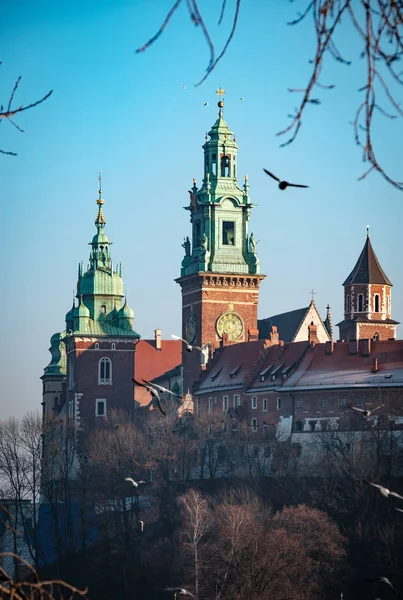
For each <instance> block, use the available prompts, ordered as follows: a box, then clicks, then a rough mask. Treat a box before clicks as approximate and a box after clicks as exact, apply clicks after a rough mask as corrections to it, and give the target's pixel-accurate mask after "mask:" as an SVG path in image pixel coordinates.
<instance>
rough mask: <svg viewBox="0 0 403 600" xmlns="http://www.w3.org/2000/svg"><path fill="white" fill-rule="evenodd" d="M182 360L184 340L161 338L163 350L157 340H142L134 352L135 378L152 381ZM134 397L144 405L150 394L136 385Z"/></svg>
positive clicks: (147, 401)
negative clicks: (158, 348)
mask: <svg viewBox="0 0 403 600" xmlns="http://www.w3.org/2000/svg"><path fill="white" fill-rule="evenodd" d="M181 362H182V342H181V341H180V340H161V350H157V349H156V347H155V340H140V341H139V342H138V344H137V346H136V351H135V353H134V378H135V379H137V380H138V381H141V380H142V379H146V380H147V381H151V380H152V379H155V378H156V377H159V376H160V375H162V374H163V373H166V372H167V371H170V370H171V369H173V368H174V367H176V366H177V365H180V364H181ZM134 398H135V400H137V401H138V402H140V404H141V405H142V406H143V405H144V404H145V403H146V404H147V403H149V401H150V394H149V393H148V392H147V390H145V389H144V388H141V387H137V386H136V387H135V393H134Z"/></svg>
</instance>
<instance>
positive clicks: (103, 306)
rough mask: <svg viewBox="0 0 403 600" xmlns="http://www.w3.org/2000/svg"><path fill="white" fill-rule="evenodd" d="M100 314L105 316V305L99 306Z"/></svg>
mask: <svg viewBox="0 0 403 600" xmlns="http://www.w3.org/2000/svg"><path fill="white" fill-rule="evenodd" d="M101 313H102V314H103V315H105V314H106V306H105V304H101Z"/></svg>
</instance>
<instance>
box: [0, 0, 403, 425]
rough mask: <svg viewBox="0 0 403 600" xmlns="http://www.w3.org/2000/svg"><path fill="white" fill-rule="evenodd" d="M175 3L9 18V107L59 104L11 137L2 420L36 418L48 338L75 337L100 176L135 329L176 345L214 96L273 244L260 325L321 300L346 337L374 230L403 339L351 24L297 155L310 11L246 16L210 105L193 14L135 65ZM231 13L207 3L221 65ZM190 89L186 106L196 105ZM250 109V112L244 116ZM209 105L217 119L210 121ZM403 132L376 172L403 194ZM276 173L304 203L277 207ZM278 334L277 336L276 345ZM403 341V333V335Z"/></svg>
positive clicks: (381, 141) (328, 65)
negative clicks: (74, 308)
mask: <svg viewBox="0 0 403 600" xmlns="http://www.w3.org/2000/svg"><path fill="white" fill-rule="evenodd" d="M171 3H172V2H171V0H153V1H152V2H150V1H149V0H120V1H119V0H97V1H95V0H94V1H93V0H86V1H84V2H83V1H82V0H81V1H78V0H70V1H69V2H67V1H62V0H60V1H59V2H55V1H54V0H37V1H36V2H32V1H31V0H13V1H11V0H6V1H5V2H3V9H2V24H1V36H0V46H1V50H0V59H1V60H2V65H1V66H0V69H1V71H0V75H1V79H0V81H1V100H0V102H2V103H3V104H5V103H6V102H7V101H8V96H9V93H10V92H11V89H12V87H13V84H14V81H15V80H16V78H17V77H18V76H19V75H22V80H21V83H20V86H19V89H18V92H17V95H16V103H17V104H19V103H29V102H31V101H33V100H36V99H38V98H39V97H41V96H42V95H44V94H45V93H46V92H48V91H49V90H50V89H53V90H54V92H53V95H52V96H51V98H50V99H49V100H48V101H47V102H45V103H44V104H42V105H41V106H39V107H37V108H35V109H33V110H31V111H27V112H26V113H24V114H21V115H20V116H19V117H18V119H16V121H17V123H18V125H19V126H20V127H22V128H23V129H24V130H25V133H24V134H21V133H19V132H18V131H17V130H16V129H15V128H13V127H12V126H11V124H10V123H7V122H2V123H1V129H0V133H1V135H0V148H2V149H3V150H13V151H15V152H17V153H18V156H17V157H11V156H3V155H0V174H1V194H2V202H1V206H2V226H3V232H2V233H3V237H4V238H5V239H4V241H3V243H2V248H3V259H4V269H3V277H4V278H5V282H3V283H4V287H3V290H4V296H3V299H4V301H5V302H3V327H2V332H3V336H2V337H3V340H2V341H3V343H2V347H1V361H0V364H1V381H2V399H1V400H0V418H7V417H8V416H11V415H15V416H17V417H19V416H21V415H22V414H24V413H25V412H26V411H27V410H33V409H36V408H39V407H40V402H41V382H40V379H39V377H40V376H41V375H42V373H43V368H44V367H45V366H46V365H47V364H48V362H49V359H50V354H49V352H48V347H49V338H50V336H51V335H52V334H53V333H54V332H56V331H60V330H62V329H63V327H64V316H65V313H66V312H67V311H68V310H69V308H70V307H71V304H72V295H73V289H75V287H76V277H77V265H78V262H79V261H81V260H83V261H84V264H86V263H87V260H88V256H89V247H88V242H89V241H90V240H91V238H92V236H93V235H94V232H95V226H94V219H95V216H96V209H97V206H96V198H97V188H98V180H97V178H98V171H99V170H100V169H101V170H102V172H103V195H104V198H105V205H104V214H105V217H106V220H107V226H106V233H107V235H108V237H109V239H110V240H111V241H112V242H113V246H112V258H113V261H114V262H115V263H116V262H118V261H122V263H123V279H124V283H125V287H126V290H127V296H128V302H129V304H130V305H131V307H132V308H133V309H134V311H135V329H136V331H138V332H139V333H140V335H141V336H142V337H145V338H147V337H152V335H153V331H154V329H155V328H162V330H163V335H164V336H165V337H169V336H170V333H171V332H176V333H178V332H180V319H181V297H180V288H179V286H178V285H177V284H176V283H175V282H174V279H175V278H176V277H178V276H179V274H180V264H181V260H182V254H183V248H182V247H181V243H182V241H183V237H184V236H185V235H189V234H190V223H189V215H188V212H187V211H184V210H183V208H182V207H184V206H186V204H187V203H188V198H189V196H188V192H187V190H188V189H189V188H190V186H191V182H192V178H193V177H196V179H197V181H198V183H200V182H201V176H202V167H203V154H202V149H201V146H202V144H203V143H204V135H205V132H206V131H208V130H209V129H210V127H211V125H212V124H213V123H214V121H215V119H216V117H217V104H216V103H217V97H216V94H215V90H216V89H217V88H218V87H219V86H222V87H223V88H224V89H225V92H226V93H225V98H224V100H225V108H224V118H225V119H226V121H227V123H228V124H229V125H230V127H231V129H232V130H233V131H234V132H235V133H236V137H237V142H238V145H239V162H238V164H239V172H240V175H241V176H240V179H241V181H242V180H243V174H244V173H247V174H248V175H249V183H250V194H251V199H252V201H253V202H254V203H255V204H256V208H255V209H254V210H253V213H252V219H251V225H250V230H251V231H253V232H254V234H255V238H256V239H257V240H259V244H258V254H259V258H260V264H261V269H262V272H263V273H265V274H266V275H267V277H266V279H265V281H264V282H263V283H262V286H261V293H260V304H259V317H261V318H262V317H267V316H270V315H272V314H276V313H279V312H284V311H287V310H292V309H294V308H301V307H303V306H307V305H308V303H309V301H310V298H311V296H310V291H311V290H312V289H314V290H315V291H316V295H315V301H316V303H317V306H318V308H319V310H320V312H321V313H322V315H323V316H324V315H325V307H326V304H327V303H330V305H331V307H332V317H333V323H334V324H335V323H337V322H339V321H340V320H341V319H342V316H343V315H342V311H343V288H342V283H343V281H344V279H345V278H346V277H347V275H348V274H349V273H350V271H351V270H352V268H353V266H354V264H355V262H356V260H357V258H358V256H359V253H360V252H361V249H362V247H363V245H364V242H365V232H366V225H367V224H369V225H370V226H371V240H372V243H373V246H374V249H375V251H376V253H377V256H378V258H379V260H380V263H381V265H382V267H383V268H384V270H385V272H386V274H387V275H388V277H389V278H390V279H391V281H392V283H393V284H394V287H393V292H392V313H393V315H392V316H393V317H394V318H395V319H397V320H398V321H403V269H402V258H401V257H402V254H403V236H402V222H403V195H402V193H401V192H399V191H397V190H395V189H393V188H392V187H391V186H390V185H388V184H387V183H386V182H385V181H384V180H383V179H382V178H381V177H380V176H379V175H377V174H371V175H370V176H369V177H368V178H367V179H366V180H364V181H362V182H358V181H357V178H358V177H359V175H361V174H362V172H363V170H364V169H365V165H364V164H363V163H362V160H361V153H360V150H359V148H357V147H356V146H355V145H354V141H353V132H352V127H351V125H350V122H351V121H352V119H353V117H354V114H355V110H356V107H357V103H358V102H359V99H360V96H359V94H358V93H357V89H358V88H359V87H361V86H362V85H364V83H365V81H364V71H363V68H364V63H363V62H362V61H360V60H359V53H360V51H361V46H360V44H358V43H356V42H355V37H354V36H353V31H352V30H351V28H350V26H349V25H348V23H347V22H346V23H345V25H344V30H343V35H341V36H340V38H339V41H340V46H341V47H342V48H343V49H345V54H346V55H347V57H348V58H350V59H352V60H353V65H352V66H351V67H345V66H343V65H340V64H338V63H335V62H332V61H331V60H330V59H327V60H326V61H325V65H324V70H323V77H322V81H323V83H333V84H335V85H336V88H335V89H334V90H332V91H322V90H320V91H319V94H318V95H319V96H320V98H321V99H322V104H321V105H319V106H312V107H309V108H308V110H307V111H306V114H305V117H304V121H303V126H302V129H301V132H300V135H299V137H298V138H297V140H296V141H295V142H294V143H293V144H292V145H290V146H288V147H286V148H280V147H279V143H280V142H281V141H283V139H281V138H279V137H276V135H275V134H276V133H277V132H278V131H279V130H281V129H283V128H284V127H285V126H286V125H287V124H288V120H287V114H288V113H290V112H292V110H293V108H294V107H295V106H296V104H297V102H296V98H295V97H294V96H292V95H291V94H290V93H289V92H288V91H287V88H289V87H303V86H304V84H305V83H306V82H307V78H308V76H309V74H310V68H311V66H310V65H309V63H308V61H309V59H310V58H311V56H312V54H313V50H314V37H313V26H312V21H311V19H309V18H308V19H307V20H306V22H304V23H303V24H301V25H299V26H298V27H289V26H287V25H286V22H287V21H289V20H292V19H293V18H294V16H295V15H296V12H297V11H298V10H302V8H303V6H304V5H305V2H303V1H302V0H297V1H296V2H294V3H288V2H279V1H278V0H255V1H254V2H250V1H248V2H246V1H245V0H244V1H243V3H242V5H241V14H240V22H239V27H238V30H237V32H236V34H235V38H234V40H233V43H232V45H231V46H230V48H229V50H228V52H227V54H226V56H225V57H224V58H223V60H222V61H221V63H220V64H219V65H218V66H217V68H216V70H215V71H214V72H213V73H212V74H211V75H210V77H209V78H208V79H207V80H206V82H205V83H203V84H202V85H201V86H199V87H194V84H195V83H197V81H198V80H199V79H200V78H201V77H202V76H203V74H204V73H205V69H206V66H207V63H208V50H207V46H206V43H205V41H204V39H203V37H202V35H201V32H200V30H199V29H197V28H195V27H194V26H193V25H192V23H191V21H190V19H189V16H188V14H187V12H186V6H185V3H184V4H183V6H181V7H180V9H179V10H178V12H177V14H175V15H174V17H173V18H172V22H171V24H170V25H169V26H168V27H167V29H166V31H165V33H164V34H163V35H162V36H161V37H160V39H159V40H158V41H157V42H156V43H155V44H154V45H153V46H152V47H150V48H149V49H148V50H147V51H146V52H145V53H143V54H135V52H134V50H135V49H136V48H137V47H139V46H141V45H143V44H144V43H145V42H146V41H147V40H148V39H149V38H150V37H151V36H152V35H153V34H154V33H155V32H156V30H157V29H158V27H159V26H160V24H161V22H162V20H163V18H164V17H165V15H166V13H167V11H168V9H169V7H170V6H171ZM218 4H219V3H216V8H215V9H214V4H213V3H210V2H207V1H204V2H200V7H201V9H203V10H204V13H203V14H205V16H206V20H207V23H208V25H209V26H210V27H211V34H212V37H213V39H214V41H215V42H216V45H217V49H220V48H221V47H222V43H223V41H224V38H225V34H226V33H227V32H228V29H229V27H230V21H231V19H230V16H231V14H232V10H233V6H234V1H233V0H232V1H231V0H229V1H228V3H227V4H228V6H227V14H226V17H225V20H224V23H223V25H222V26H221V27H217V25H216V23H217V20H218V16H219V7H218ZM184 86H186V89H185V90H184V89H183V87H184ZM241 97H243V98H244V100H242V101H241V100H240V98H241ZM205 102H208V103H209V104H208V106H203V104H204V103H205ZM402 134H403V127H402V123H401V122H400V121H397V122H395V121H388V120H385V119H383V118H380V117H379V118H377V121H376V123H375V128H374V133H373V135H374V140H375V144H376V148H377V151H378V154H379V159H380V160H381V161H382V162H383V163H384V164H385V165H387V167H388V169H389V171H390V174H391V175H392V176H394V177H395V178H397V179H400V180H401V179H402V176H401V172H402V166H401V156H402V152H401V150H402V143H401V140H402V139H403V137H402ZM263 167H266V168H268V169H269V170H271V171H273V172H274V173H276V174H278V175H279V176H281V177H283V178H286V179H288V180H291V181H296V182H299V183H306V184H308V185H310V188H309V189H308V190H301V189H294V190H292V189H288V190H287V191H286V192H285V193H284V192H281V191H280V190H279V189H278V188H277V186H276V184H275V182H274V181H272V180H269V178H268V177H267V176H266V175H265V174H264V173H263V171H262V168H263ZM280 333H281V332H280ZM399 337H401V333H400V334H399Z"/></svg>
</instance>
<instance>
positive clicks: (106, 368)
mask: <svg viewBox="0 0 403 600" xmlns="http://www.w3.org/2000/svg"><path fill="white" fill-rule="evenodd" d="M98 383H99V384H100V385H111V384H112V361H111V360H110V358H106V357H105V356H104V357H103V358H101V360H100V361H99V363H98Z"/></svg>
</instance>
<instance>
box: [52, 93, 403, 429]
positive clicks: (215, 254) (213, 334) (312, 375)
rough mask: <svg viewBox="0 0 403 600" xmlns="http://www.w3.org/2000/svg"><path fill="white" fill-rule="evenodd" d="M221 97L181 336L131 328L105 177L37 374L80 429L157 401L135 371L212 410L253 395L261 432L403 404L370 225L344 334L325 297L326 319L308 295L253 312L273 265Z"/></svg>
mask: <svg viewBox="0 0 403 600" xmlns="http://www.w3.org/2000/svg"><path fill="white" fill-rule="evenodd" d="M218 108H219V113H218V118H217V120H216V122H215V123H214V125H213V126H212V128H211V130H210V131H209V132H208V134H207V135H206V139H205V143H204V145H203V151H204V175H203V180H202V185H201V187H200V188H198V187H197V186H196V182H195V180H194V182H193V184H194V185H193V187H192V189H191V190H189V205H188V207H187V210H188V211H189V216H190V222H191V234H190V236H188V237H186V238H185V240H184V243H183V248H184V257H183V260H182V264H181V269H180V277H178V278H177V279H176V282H177V283H178V284H179V285H180V287H181V292H182V338H184V339H185V340H187V344H184V343H182V342H181V341H180V340H163V339H162V336H161V330H159V329H156V330H155V338H154V339H153V340H143V339H141V338H140V335H139V334H138V333H136V331H135V330H134V314H133V311H132V309H131V308H130V307H129V305H128V303H127V298H125V296H124V294H123V281H122V268H121V264H116V265H113V263H112V257H111V251H110V245H111V243H110V242H109V240H108V237H107V235H106V234H105V225H106V219H105V216H104V213H103V204H104V200H103V197H102V190H101V180H100V186H99V197H98V199H97V204H98V212H97V216H96V219H95V227H96V234H95V235H94V237H93V239H92V242H91V252H90V258H89V263H88V266H87V269H86V270H84V268H83V264H82V263H81V264H80V265H79V268H78V281H77V295H76V299H77V301H76V302H74V303H73V306H72V308H71V309H70V310H69V311H68V313H67V314H66V318H65V327H64V329H63V331H61V332H59V333H56V334H54V335H53V336H52V338H51V347H50V352H51V357H52V358H51V362H50V363H49V365H48V366H47V367H46V368H45V370H44V374H43V375H42V381H43V399H42V406H43V415H44V421H45V422H48V421H50V420H52V419H54V418H57V420H58V421H59V422H61V423H64V424H70V425H73V426H74V428H75V429H77V430H78V431H82V432H84V431H86V429H87V428H90V427H91V426H92V425H93V424H94V423H96V421H97V419H100V418H105V417H107V415H108V412H109V411H110V410H111V409H120V410H124V411H128V412H133V411H135V410H136V409H138V408H139V407H145V406H148V407H149V408H152V403H150V396H149V394H148V392H147V391H146V390H145V389H144V388H142V387H140V386H136V385H134V383H133V379H137V380H141V379H145V380H148V381H150V380H153V381H159V382H160V383H162V384H163V385H165V386H166V387H168V388H169V389H173V390H174V391H176V392H177V393H180V392H182V391H183V392H186V391H188V390H189V391H190V392H191V393H192V394H193V399H194V400H195V403H196V405H197V406H204V407H206V409H207V410H208V411H210V412H213V411H214V410H220V411H223V412H228V410H229V409H231V408H232V409H236V408H238V407H240V406H245V407H247V408H248V410H247V413H248V415H249V416H248V419H249V421H250V422H249V425H250V427H251V430H252V431H256V432H257V431H261V432H263V434H265V432H267V431H269V430H270V428H272V427H274V426H275V427H277V428H278V431H280V429H281V431H282V432H283V433H282V435H286V432H288V433H289V434H290V435H291V432H306V431H316V430H318V429H321V428H322V427H323V426H324V427H325V428H326V427H327V426H328V424H329V423H332V422H335V419H339V420H340V418H341V415H342V412H343V411H345V410H346V407H348V405H349V404H350V403H353V404H355V405H357V406H359V405H360V404H361V405H362V404H364V403H365V404H371V403H372V404H373V405H374V406H375V404H376V403H382V402H383V403H385V404H388V402H390V403H393V404H394V405H396V403H397V404H398V405H399V406H400V408H399V411H400V412H401V408H402V407H401V405H402V399H403V342H401V341H397V340H396V328H397V322H396V321H394V320H393V319H392V315H391V288H392V284H391V282H390V281H389V279H388V277H387V276H386V274H385V273H384V271H383V270H382V268H381V266H380V264H379V262H378V260H377V257H376V255H375V252H374V250H373V247H372V244H371V240H370V236H369V232H368V231H367V236H366V239H365V243H364V247H363V250H362V252H361V254H360V256H359V258H358V261H357V263H356V265H355V266H354V269H353V270H352V272H351V273H350V275H349V276H348V277H347V279H346V280H345V281H344V284H343V285H344V319H343V321H342V322H340V323H339V324H338V327H339V330H340V336H339V341H338V342H334V341H333V326H332V321H331V314H330V307H327V315H326V318H325V319H324V320H322V318H321V317H320V315H319V312H318V310H317V308H316V305H315V303H314V301H313V300H312V301H311V303H310V305H309V306H307V307H303V308H301V309H297V310H295V311H291V312H288V313H283V314H280V315H275V316H272V317H268V318H265V319H261V320H258V299H259V287H260V284H261V282H262V281H263V280H264V278H265V275H263V274H262V273H261V272H260V263H259V258H258V255H257V249H256V240H255V238H254V235H253V232H250V231H249V224H250V221H251V214H252V209H253V206H254V205H253V203H252V201H251V199H250V197H249V184H248V178H247V176H245V180H244V183H243V185H242V187H240V186H239V184H238V156H237V152H238V145H237V143H236V138H235V136H234V134H233V132H232V131H231V130H230V128H229V126H228V125H227V123H226V122H225V120H224V117H223V108H224V102H223V100H222V97H221V99H220V101H219V102H218ZM189 346H190V347H193V346H194V347H195V348H196V349H195V350H194V351H189ZM174 386H175V387H174ZM399 401H400V402H399ZM384 410H386V409H384ZM399 411H398V412H399ZM332 420H333V421H332ZM323 424H325V425H323Z"/></svg>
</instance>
